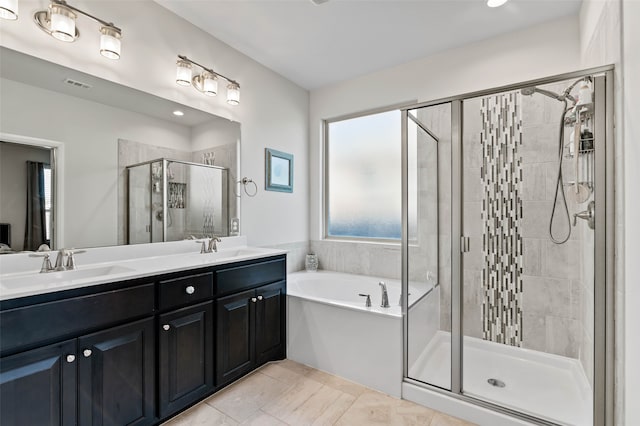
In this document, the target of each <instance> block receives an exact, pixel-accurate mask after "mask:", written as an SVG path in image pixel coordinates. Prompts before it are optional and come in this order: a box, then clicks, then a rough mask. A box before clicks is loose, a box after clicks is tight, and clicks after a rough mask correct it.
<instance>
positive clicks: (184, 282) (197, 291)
mask: <svg viewBox="0 0 640 426" xmlns="http://www.w3.org/2000/svg"><path fill="white" fill-rule="evenodd" d="M159 294H160V302H159V304H160V309H161V310H165V309H171V308H174V307H177V306H183V305H187V304H190V303H194V302H198V301H200V300H205V299H210V298H212V297H213V274H212V273H211V272H208V273H206V274H198V275H189V276H186V277H180V278H176V279H172V280H166V281H160V292H159Z"/></svg>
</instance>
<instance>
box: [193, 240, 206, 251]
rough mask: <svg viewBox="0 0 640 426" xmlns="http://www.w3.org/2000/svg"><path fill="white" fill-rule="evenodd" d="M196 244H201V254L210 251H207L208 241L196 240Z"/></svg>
mask: <svg viewBox="0 0 640 426" xmlns="http://www.w3.org/2000/svg"><path fill="white" fill-rule="evenodd" d="M196 244H201V246H200V254H205V253H209V252H208V251H207V242H206V241H204V240H196Z"/></svg>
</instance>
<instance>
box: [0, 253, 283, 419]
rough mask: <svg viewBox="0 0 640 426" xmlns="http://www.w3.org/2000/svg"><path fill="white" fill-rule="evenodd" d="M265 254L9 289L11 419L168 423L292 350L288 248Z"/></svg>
mask: <svg viewBox="0 0 640 426" xmlns="http://www.w3.org/2000/svg"><path fill="white" fill-rule="evenodd" d="M265 252H266V253H263V254H262V255H255V254H254V255H252V256H244V258H243V256H241V255H240V256H238V255H236V256H231V255H229V256H227V257H226V258H225V257H222V258H220V256H218V258H215V256H213V257H211V258H207V257H206V256H207V255H199V254H197V253H193V254H188V255H185V254H179V255H176V256H177V258H178V260H176V256H160V257H157V258H154V259H151V260H147V261H146V262H147V263H148V265H147V266H146V267H143V268H141V269H138V270H137V272H136V273H135V274H126V273H125V274H119V275H120V276H121V278H120V279H117V280H113V281H109V282H99V283H98V284H96V283H95V280H93V281H91V280H89V283H88V284H87V285H81V286H76V285H70V286H68V287H71V288H63V289H60V290H58V291H51V289H49V290H47V289H46V288H43V289H42V291H40V292H39V291H37V290H33V291H32V293H34V294H29V295H26V296H22V297H15V298H8V299H7V298H4V300H2V301H0V355H1V358H0V404H1V407H0V416H1V417H0V424H2V425H25V424H32V425H36V424H51V425H54V424H64V425H66V424H81V425H84V424H100V425H125V424H126V425H151V424H158V423H160V422H161V421H164V420H166V419H168V418H170V417H172V416H174V415H175V414H176V413H178V412H180V411H182V410H183V409H185V408H186V407H188V406H190V405H192V404H194V403H195V402H197V401H200V400H202V399H203V398H205V397H207V396H209V395H211V394H212V393H214V392H216V391H217V390H219V389H221V388H222V387H224V386H226V385H228V384H229V383H232V382H233V381H234V380H237V379H238V378H240V377H242V376H243V375H245V374H247V373H248V372H250V371H252V370H253V369H255V368H257V367H258V366H260V365H261V364H264V363H265V362H268V361H270V360H277V359H283V358H285V355H286V354H285V313H286V310H285V303H286V255H285V254H284V253H283V252H279V251H271V252H269V251H268V250H265ZM236 253H240V251H237V250H236ZM247 258H248V259H247ZM144 262H145V260H144V259H143V260H141V261H140V262H137V263H136V264H137V265H144ZM179 263H183V264H184V265H186V266H185V267H184V269H180V268H179V267H177V266H176V265H177V264H179ZM198 263H201V264H203V265H202V266H197V267H194V264H198ZM152 264H153V265H156V268H157V269H159V271H158V272H157V273H149V272H148V271H150V270H153V269H154V268H153V267H152V266H151V265H152ZM158 265H163V266H158ZM79 270H81V269H79ZM141 270H144V271H147V272H145V273H144V274H142V273H141V272H140V271H141ZM68 272H69V273H73V272H74V271H68ZM64 273H65V272H62V274H64ZM46 275H47V274H38V275H36V276H35V279H39V280H42V279H43V278H41V277H42V276H44V277H45V278H44V279H46ZM127 275H129V276H133V278H131V277H129V278H122V276H124V277H127ZM52 279H53V276H52ZM80 281H82V280H80ZM100 281H105V277H104V276H102V277H101V278H100ZM6 283H8V285H9V284H11V280H10V279H7V280H6ZM3 285H4V284H3ZM45 286H46V285H45ZM6 288H7V287H5V289H6Z"/></svg>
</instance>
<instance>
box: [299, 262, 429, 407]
mask: <svg viewBox="0 0 640 426" xmlns="http://www.w3.org/2000/svg"><path fill="white" fill-rule="evenodd" d="M380 281H384V282H385V283H386V285H387V291H388V295H389V304H390V305H391V306H390V307H389V308H382V307H380V302H381V298H382V296H381V290H380V286H379V285H378V283H379V282H380ZM438 289H439V288H438V287H436V288H435V291H433V290H434V289H433V286H432V285H431V284H412V285H411V286H410V290H409V306H410V309H412V306H413V305H414V304H416V302H417V301H419V300H424V299H434V300H437V299H438V297H439V296H438V295H437V294H435V293H437V290H438ZM400 290H401V289H400V281H398V280H390V279H385V278H377V277H369V276H363V275H352V274H344V273H339V272H330V271H318V272H295V273H292V274H289V275H288V276H287V357H288V358H289V359H292V360H294V361H297V362H300V363H302V364H306V365H309V366H311V367H314V368H317V369H319V370H322V371H326V372H327V373H331V374H335V375H337V376H341V377H344V378H346V379H349V380H351V381H354V382H356V383H360V384H363V385H365V386H368V387H370V388H372V389H376V390H379V391H381V392H384V393H387V394H389V395H393V396H396V397H400V396H401V384H402V312H401V308H400V306H399V300H400ZM360 293H362V294H370V295H371V307H366V306H365V297H361V296H358V294H360ZM432 293H434V294H432Z"/></svg>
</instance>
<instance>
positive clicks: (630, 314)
mask: <svg viewBox="0 0 640 426" xmlns="http://www.w3.org/2000/svg"><path fill="white" fill-rule="evenodd" d="M622 10H623V13H622V18H623V22H622V28H623V34H622V37H623V74H624V75H623V79H624V99H623V102H624V109H623V111H624V112H623V113H624V122H623V125H624V155H623V157H622V158H623V161H624V181H625V182H626V184H625V192H624V198H625V199H624V211H625V216H624V217H625V223H624V234H625V248H624V253H625V262H624V280H625V283H627V285H626V286H625V295H624V301H625V309H624V312H625V318H624V324H625V337H626V338H625V354H624V360H625V395H624V396H625V418H624V421H625V424H627V425H637V424H640V404H638V401H640V365H639V364H638V360H640V333H638V324H640V309H638V304H640V286H639V283H640V265H639V264H638V255H639V253H640V247H639V244H640V243H639V241H640V223H639V222H638V218H639V217H640V216H639V214H638V212H639V211H640V190H638V182H640V167H638V163H639V162H640V144H639V142H640V123H639V122H638V117H640V26H639V25H638V23H639V22H640V2H638V1H625V2H624V4H623V9H622Z"/></svg>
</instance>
